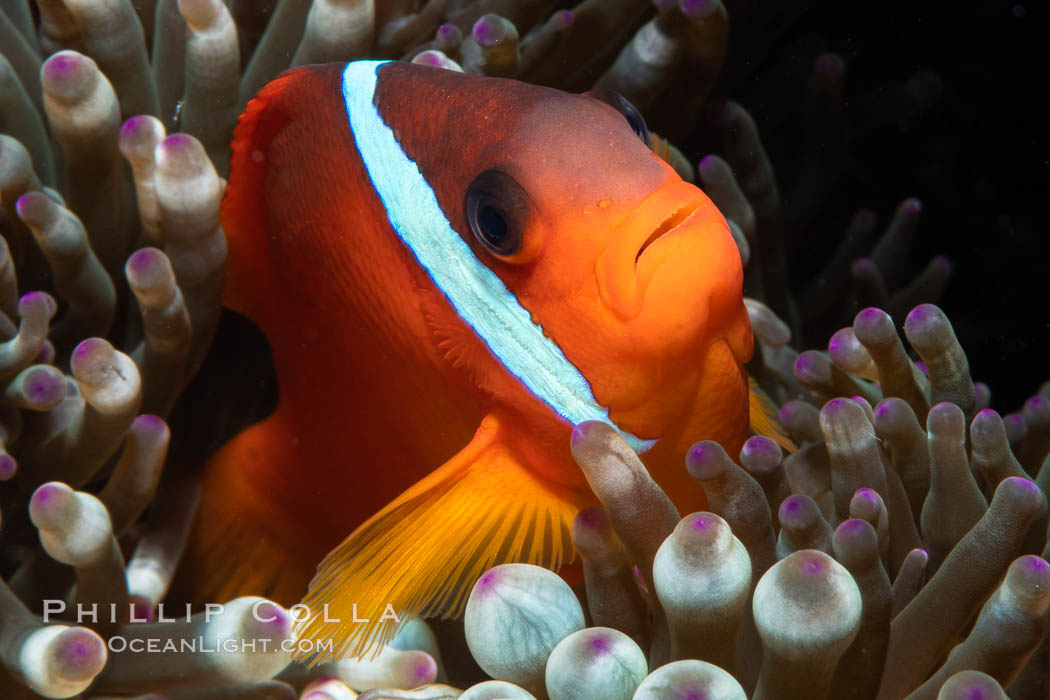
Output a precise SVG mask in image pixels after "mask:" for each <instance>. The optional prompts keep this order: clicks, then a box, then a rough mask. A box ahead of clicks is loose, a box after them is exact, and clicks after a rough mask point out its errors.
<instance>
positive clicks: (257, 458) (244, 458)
mask: <svg viewBox="0 0 1050 700" xmlns="http://www.w3.org/2000/svg"><path fill="white" fill-rule="evenodd" d="M281 416H282V414H281V412H280V411H278V412H277V413H275V414H273V415H272V416H270V417H269V418H267V419H266V420H265V421H262V422H261V423H256V424H255V425H253V426H251V427H250V428H248V429H247V430H244V431H243V432H241V433H239V434H238V435H237V436H236V437H234V438H233V439H232V440H231V441H230V442H228V443H226V444H225V445H224V446H223V447H222V449H220V450H219V452H217V453H216V454H215V455H213V456H212V457H211V458H210V459H209V460H208V464H207V466H206V468H205V472H204V480H203V485H202V488H201V498H200V503H199V505H198V506H197V511H196V516H195V521H194V524H193V527H192V528H191V530H190V533H189V536H188V538H187V542H186V549H185V552H184V554H183V557H182V559H181V561H180V564H179V568H178V571H177V574H176V578H175V582H174V592H175V598H176V599H178V600H180V601H182V600H185V601H190V602H193V603H216V602H226V601H228V600H232V599H233V598H236V597H239V596H242V595H262V596H266V597H268V598H270V599H272V600H275V601H277V602H278V603H281V604H282V605H285V606H288V605H291V604H293V603H295V602H297V601H298V600H299V599H300V598H301V597H302V595H303V593H304V592H305V591H306V586H307V583H308V581H309V580H310V577H311V575H312V574H313V572H314V567H315V566H316V564H317V562H318V561H319V560H320V558H321V557H322V556H323V555H324V551H323V549H321V548H318V547H311V544H312V540H311V539H310V538H309V535H308V534H306V533H304V532H303V525H302V523H301V522H300V520H301V518H300V519H296V518H294V517H293V514H291V513H288V512H284V511H283V510H282V509H279V508H276V507H275V505H274V499H273V498H271V497H270V496H269V495H268V493H267V490H266V486H265V485H264V484H265V483H266V481H267V480H266V479H265V478H262V475H260V474H258V473H253V471H252V467H253V465H262V464H269V463H277V464H289V463H292V464H294V461H292V460H294V459H295V456H294V454H291V455H290V454H287V453H285V452H284V451H282V450H283V448H284V446H285V445H288V444H289V440H288V439H287V438H286V437H285V436H286V435H287V432H286V431H285V430H284V429H283V425H282V417H281Z"/></svg>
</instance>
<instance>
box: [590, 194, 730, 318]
mask: <svg viewBox="0 0 1050 700" xmlns="http://www.w3.org/2000/svg"><path fill="white" fill-rule="evenodd" d="M728 235H729V234H728V228H727V226H726V224H725V220H724V219H723V218H722V215H721V214H720V213H719V212H718V210H717V208H716V207H715V206H714V204H712V203H711V200H710V199H708V198H707V195H705V194H704V193H703V192H702V191H700V189H699V188H697V187H696V186H694V185H691V184H689V183H687V182H682V181H679V182H675V183H673V184H670V185H667V186H664V187H661V188H660V189H658V190H656V191H655V192H653V193H652V194H650V195H649V196H648V197H646V198H645V199H644V200H643V201H642V203H641V204H639V205H638V206H637V207H636V208H635V210H634V211H633V212H631V214H630V215H628V217H627V218H626V219H625V220H624V221H623V223H621V224H620V225H619V226H618V227H616V229H615V230H614V231H613V232H612V234H611V235H610V237H609V240H608V243H607V245H606V247H605V249H604V250H603V251H602V253H601V254H600V255H599V257H598V261H597V267H596V269H595V274H596V276H597V280H598V291H599V294H600V296H601V299H602V301H603V302H604V303H605V304H606V305H607V306H608V307H609V308H610V309H611V310H612V311H613V312H614V313H615V314H616V315H617V316H618V317H620V318H621V319H622V320H624V321H628V320H631V319H634V318H636V317H637V316H638V315H639V314H640V313H641V312H642V309H643V307H644V306H645V305H646V296H647V295H646V292H647V290H648V288H649V287H650V286H651V284H652V282H653V280H654V278H656V277H659V276H661V275H663V274H664V270H661V268H664V267H669V265H667V263H668V262H669V261H670V262H673V263H674V266H675V267H677V268H679V270H678V271H677V272H671V274H672V276H674V277H681V276H683V273H684V275H685V277H687V278H688V277H689V276H690V274H689V273H690V271H689V269H688V266H689V265H690V263H691V262H693V261H695V260H696V258H697V257H699V256H700V255H701V254H702V252H703V250H704V248H705V246H706V245H707V239H709V238H711V237H712V236H715V237H725V236H728ZM715 247H716V248H717V249H718V250H721V248H723V247H724V246H723V242H722V241H717V242H716V245H715ZM683 267H684V269H683ZM700 267H701V266H700V265H697V267H696V269H695V270H694V271H693V272H694V273H695V275H701V274H702V270H701V269H700ZM694 282H699V280H694ZM675 286H676V287H677V288H678V291H679V293H677V294H675V295H673V296H674V297H677V298H670V299H667V301H669V302H679V303H681V302H691V301H696V302H699V301H701V299H699V298H697V299H690V298H689V292H690V291H692V292H694V294H693V295H692V296H696V295H697V294H702V285H701V284H686V287H692V288H693V289H692V290H690V289H685V288H682V287H681V285H680V284H678V285H675ZM682 292H684V293H685V294H684V295H683V294H682Z"/></svg>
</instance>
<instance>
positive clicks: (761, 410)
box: [747, 375, 798, 452]
mask: <svg viewBox="0 0 1050 700" xmlns="http://www.w3.org/2000/svg"><path fill="white" fill-rule="evenodd" d="M747 388H748V408H749V413H750V418H751V430H753V431H754V432H755V433H756V434H758V435H764V436H766V437H767V438H770V439H771V440H773V441H774V442H776V443H777V444H778V445H780V446H781V447H783V448H784V449H785V450H787V451H788V452H794V451H795V450H797V449H798V446H797V445H796V444H795V443H794V442H792V441H791V438H789V437H788V435H787V433H786V432H785V431H784V428H783V427H781V425H780V421H779V420H778V419H777V413H778V411H777V407H776V406H775V405H774V404H773V400H772V399H770V398H769V397H768V396H766V392H764V391H762V389H761V387H759V386H758V382H756V381H755V379H754V377H751V376H750V375H749V376H748V378H747Z"/></svg>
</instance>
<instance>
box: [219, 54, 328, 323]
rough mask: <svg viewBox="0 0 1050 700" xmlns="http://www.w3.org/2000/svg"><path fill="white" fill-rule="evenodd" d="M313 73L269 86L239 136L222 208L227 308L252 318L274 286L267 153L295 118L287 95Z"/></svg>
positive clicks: (296, 72) (293, 74) (247, 113)
mask: <svg viewBox="0 0 1050 700" xmlns="http://www.w3.org/2000/svg"><path fill="white" fill-rule="evenodd" d="M310 70H311V69H310V68H309V67H306V68H296V69H293V70H289V71H286V72H284V73H282V74H281V75H280V76H278V77H277V78H275V79H274V80H273V81H271V82H270V83H268V84H267V85H266V86H265V87H264V88H263V89H262V90H260V91H259V94H258V95H256V96H255V97H254V98H252V99H251V100H250V101H249V102H248V105H247V106H246V107H245V109H244V112H243V113H242V114H241V116H240V119H239V120H238V122H237V128H236V129H235V130H234V132H233V145H232V155H231V156H230V184H229V186H227V188H226V196H225V197H224V198H223V200H222V210H221V217H222V226H223V230H224V231H225V232H226V241H227V250H228V254H227V257H226V284H225V291H224V296H223V304H224V305H226V306H228V307H230V308H231V309H233V310H235V311H238V312H241V313H244V314H247V315H249V316H252V317H254V316H256V313H258V312H260V311H261V310H260V309H257V308H256V307H257V306H258V304H259V303H260V302H261V300H263V299H265V298H267V295H266V294H263V293H261V291H262V288H263V286H264V285H268V284H269V282H270V262H269V259H268V256H267V254H266V253H267V246H266V240H267V237H268V235H269V232H268V227H267V224H266V207H265V206H264V203H265V191H264V185H265V175H266V168H267V160H268V159H267V153H268V151H269V147H270V144H271V143H272V142H273V140H274V138H275V137H276V136H277V134H278V133H280V131H281V129H282V128H283V127H284V125H285V124H287V123H288V121H289V120H290V119H291V118H292V116H293V111H292V109H293V105H292V104H291V103H292V102H293V100H282V99H280V98H281V96H282V95H284V94H285V93H286V92H287V91H288V90H289V89H290V88H291V87H292V86H293V85H295V84H296V82H297V78H299V77H301V76H302V75H303V74H305V73H308V72H309V71H310ZM253 311H254V312H256V313H252V312H253Z"/></svg>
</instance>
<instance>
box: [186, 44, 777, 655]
mask: <svg viewBox="0 0 1050 700" xmlns="http://www.w3.org/2000/svg"><path fill="white" fill-rule="evenodd" d="M645 138H646V136H645V133H644V124H640V117H639V116H638V115H637V113H636V112H635V111H633V110H632V109H631V108H630V107H629V104H628V103H626V101H625V100H622V98H620V99H618V100H617V99H607V100H604V101H603V100H601V99H597V98H595V97H592V96H588V95H586V94H585V95H572V94H567V93H563V92H560V91H557V90H553V89H548V88H544V87H539V86H535V85H529V84H525V83H520V82H516V81H513V80H504V79H497V78H486V77H478V76H470V75H465V74H462V73H457V72H452V71H448V70H442V69H437V68H430V67H425V66H419V65H414V64H410V63H400V62H376V61H358V62H353V63H349V64H341V65H337V64H330V65H321V66H306V67H302V68H297V69H294V70H291V71H288V72H286V73H284V74H282V75H281V76H279V77H278V78H276V79H275V80H274V81H273V82H271V83H270V84H269V85H267V86H266V87H265V88H263V90H262V91H261V92H260V93H259V95H258V96H257V97H255V98H254V99H253V100H252V101H251V102H250V103H249V104H248V106H247V107H246V109H245V112H244V114H243V115H242V116H241V119H240V121H239V124H238V126H237V129H236V132H235V139H234V142H233V155H232V161H231V171H230V180H229V186H228V189H227V192H226V195H225V198H224V201H223V203H222V210H221V218H222V224H223V227H224V230H225V232H226V235H227V238H228V251H229V252H228V260H227V269H226V292H225V297H224V303H225V304H226V305H227V306H229V307H230V308H232V309H233V310H235V311H238V312H240V313H242V314H244V315H246V316H247V317H248V318H249V319H251V320H252V321H253V322H255V323H256V324H257V325H258V326H259V328H260V329H261V330H262V332H263V333H264V334H265V336H266V337H267V339H268V341H269V343H270V346H271V350H272V354H273V362H274V367H275V370H276V375H277V383H278V393H279V405H278V408H277V409H276V411H275V412H274V413H273V414H272V415H271V416H270V417H269V418H267V419H266V420H264V421H263V422H261V423H259V424H257V425H255V426H253V427H251V428H249V429H247V430H245V431H244V432H242V433H240V434H239V435H237V436H236V437H235V438H233V439H232V440H231V441H230V442H229V443H227V444H226V445H225V446H224V447H223V448H222V449H221V450H220V451H219V452H218V453H217V454H216V455H215V456H214V457H212V458H211V459H210V460H209V462H208V463H207V465H206V467H205V470H206V471H205V477H204V478H205V482H204V488H203V496H202V501H201V503H200V506H199V509H198V516H197V524H196V526H195V528H194V530H193V533H192V534H191V536H190V541H189V545H188V553H187V558H186V560H187V564H186V565H185V566H184V567H183V568H184V571H183V573H182V575H183V576H187V575H188V576H190V577H191V578H192V579H193V582H192V586H193V587H194V588H195V589H196V591H197V594H198V596H200V598H201V599H208V600H225V599H228V598H229V597H232V596H234V595H239V594H244V593H248V592H251V593H256V594H267V595H269V596H270V597H272V598H274V599H275V600H277V601H279V602H282V603H284V604H286V605H287V604H290V603H295V602H297V601H299V600H300V599H303V598H304V596H305V600H304V602H305V604H306V605H307V606H309V609H310V610H311V611H313V612H314V616H313V617H311V619H310V620H309V621H308V622H306V623H305V624H304V625H301V628H300V630H299V633H300V636H301V637H309V638H318V637H320V638H326V639H332V640H333V641H334V649H335V653H334V654H332V656H345V655H348V654H354V655H362V654H364V653H366V652H368V651H369V650H374V649H375V648H376V645H378V644H380V643H383V642H385V641H387V640H389V639H390V638H391V637H392V635H393V633H394V631H395V630H396V624H395V623H394V622H391V619H390V616H389V615H386V616H383V613H384V611H385V610H393V611H396V616H397V618H399V619H402V620H403V619H405V617H406V616H407V615H409V614H417V615H423V616H431V615H439V614H444V615H456V614H459V613H460V612H462V610H463V608H464V605H465V603H466V598H467V595H468V593H469V591H470V588H471V586H472V585H473V583H474V581H475V580H476V579H477V578H478V577H479V576H480V575H481V574H482V573H483V572H484V571H485V570H486V569H488V568H490V567H492V566H494V565H496V564H499V563H503V562H508V561H518V562H529V563H533V564H539V565H541V566H545V567H548V568H552V569H555V570H557V568H558V567H559V566H560V565H561V563H563V562H565V561H567V560H569V559H571V558H572V557H573V554H574V548H573V544H572V539H571V535H570V533H571V525H572V520H573V518H574V516H575V515H576V513H577V512H578V511H579V510H580V509H581V508H583V507H586V506H589V505H593V504H595V503H596V500H595V497H594V496H593V494H592V493H591V492H590V490H589V488H588V486H587V483H586V481H585V479H584V477H583V474H582V472H581V470H580V469H579V468H578V467H577V466H576V464H575V463H574V461H573V458H572V456H571V454H570V450H569V444H570V434H571V431H572V429H573V427H574V425H575V424H577V423H580V422H582V421H586V420H600V421H604V422H606V423H608V424H610V425H611V426H613V427H614V428H615V429H616V430H617V431H618V432H619V433H620V434H621V435H622V436H623V437H624V439H625V440H627V442H628V443H629V444H630V445H631V446H632V447H633V448H634V449H635V450H636V451H637V452H638V453H639V454H640V455H641V458H642V460H643V461H644V463H645V464H646V466H647V468H648V469H649V470H650V472H651V473H652V475H653V477H654V478H655V479H656V481H657V482H658V483H659V484H660V485H661V486H662V487H663V488H664V489H665V490H666V491H667V493H668V494H669V495H670V496H671V498H672V500H673V501H674V503H675V505H676V506H677V507H678V508H679V511H680V512H693V511H695V510H699V509H702V508H703V507H704V506H705V497H704V495H703V492H702V489H700V488H699V486H697V485H696V483H695V482H693V481H692V480H691V479H690V478H689V477H688V475H687V473H686V471H685V469H684V466H683V463H684V456H685V453H686V451H687V450H688V448H689V446H691V445H692V444H694V443H695V442H697V441H698V440H703V439H712V440H717V441H719V442H720V443H722V444H723V445H724V446H725V447H726V449H727V450H729V451H730V453H731V454H732V453H733V451H734V450H739V449H740V447H741V445H742V444H743V442H744V441H745V440H746V438H747V437H748V435H749V434H750V433H749V430H750V428H751V427H754V428H755V429H756V430H759V431H763V432H773V430H772V429H770V428H769V426H770V421H771V419H770V417H769V415H768V413H769V409H768V405H763V404H762V402H761V399H760V398H757V397H756V395H755V393H754V392H753V391H751V390H750V389H749V382H748V377H747V374H746V372H745V369H744V363H745V362H747V361H748V359H749V358H750V357H751V353H752V334H751V327H750V324H749V321H748V316H747V313H746V310H745V307H744V303H743V299H742V294H741V285H742V279H743V273H742V269H741V262H740V256H739V253H738V250H737V247H736V245H735V244H734V241H733V239H732V236H731V234H730V232H729V229H728V227H727V225H726V222H725V220H724V218H723V217H722V215H721V214H720V213H719V211H718V210H717V208H716V207H715V206H714V204H712V202H711V201H710V200H709V199H708V197H707V196H706V195H705V194H704V193H703V192H702V191H701V190H700V189H698V188H697V187H695V186H694V185H692V184H689V183H687V182H684V181H683V180H682V179H681V178H680V177H679V176H678V175H677V174H676V173H675V171H674V170H673V169H672V168H671V167H670V166H669V165H667V164H666V163H665V162H664V161H662V160H661V159H660V158H659V157H657V156H656V155H655V154H654V153H653V152H652V151H651V150H650V149H649V148H648V147H647V144H646V142H645ZM752 424H753V425H752ZM187 572H188V573H187ZM322 608H324V610H325V618H327V619H328V620H339V621H340V622H328V621H326V620H325V619H324V618H322V616H321V614H320V612H319V611H320V610H321V609H322ZM366 618H367V619H368V620H369V621H368V622H355V620H361V619H366ZM381 618H382V619H381Z"/></svg>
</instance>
